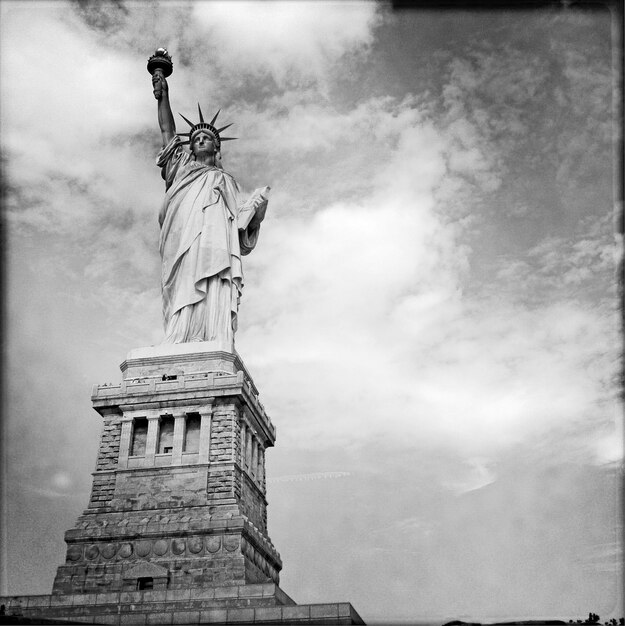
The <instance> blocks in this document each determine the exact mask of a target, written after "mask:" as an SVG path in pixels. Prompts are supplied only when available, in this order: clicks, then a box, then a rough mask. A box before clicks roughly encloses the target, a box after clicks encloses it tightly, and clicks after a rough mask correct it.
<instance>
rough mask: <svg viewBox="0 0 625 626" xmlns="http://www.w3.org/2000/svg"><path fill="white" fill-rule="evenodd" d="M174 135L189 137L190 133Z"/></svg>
mask: <svg viewBox="0 0 625 626" xmlns="http://www.w3.org/2000/svg"><path fill="white" fill-rule="evenodd" d="M176 135H178V136H180V137H189V136H190V135H191V133H176Z"/></svg>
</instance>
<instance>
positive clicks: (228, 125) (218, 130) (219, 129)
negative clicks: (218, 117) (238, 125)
mask: <svg viewBox="0 0 625 626" xmlns="http://www.w3.org/2000/svg"><path fill="white" fill-rule="evenodd" d="M232 124H234V122H232ZM232 124H226V125H225V126H222V127H221V128H218V129H217V132H218V133H220V132H221V131H222V130H226V128H230V127H231V126H232Z"/></svg>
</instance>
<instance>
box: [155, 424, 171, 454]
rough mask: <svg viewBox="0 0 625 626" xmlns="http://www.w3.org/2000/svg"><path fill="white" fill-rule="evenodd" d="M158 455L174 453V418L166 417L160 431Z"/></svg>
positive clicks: (160, 425)
mask: <svg viewBox="0 0 625 626" xmlns="http://www.w3.org/2000/svg"><path fill="white" fill-rule="evenodd" d="M157 449H158V454H171V453H172V452H173V451H174V418H173V417H172V416H171V415H164V416H163V417H161V419H160V423H159V429H158V448H157Z"/></svg>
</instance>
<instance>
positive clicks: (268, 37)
mask: <svg viewBox="0 0 625 626" xmlns="http://www.w3.org/2000/svg"><path fill="white" fill-rule="evenodd" d="M193 21H194V23H195V24H194V25H195V27H196V28H197V29H198V30H200V31H202V37H203V38H204V39H205V41H206V43H207V44H208V45H209V46H210V47H211V49H212V50H213V51H214V53H215V54H216V55H218V57H219V61H220V65H222V68H223V70H224V71H225V72H232V73H235V74H237V73H241V72H244V73H253V74H257V75H258V74H260V75H263V74H267V75H270V76H272V77H273V79H274V80H276V81H277V82H278V83H280V84H288V83H296V84H300V83H301V82H302V81H304V82H306V81H312V82H324V75H325V74H326V73H328V72H331V71H332V67H333V64H334V63H336V62H337V61H338V60H339V59H340V57H342V56H343V55H345V54H347V53H350V52H354V51H358V50H359V49H362V48H364V47H366V46H367V45H369V44H371V43H372V41H373V32H372V29H373V27H374V25H375V24H376V23H377V21H378V19H377V8H376V5H375V4H369V3H361V2H297V3H290V2H280V1H277V2H273V1H272V2H235V3H232V2H199V3H197V4H195V5H194V8H193Z"/></svg>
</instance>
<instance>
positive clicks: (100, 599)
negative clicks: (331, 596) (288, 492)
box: [0, 343, 363, 624]
mask: <svg viewBox="0 0 625 626" xmlns="http://www.w3.org/2000/svg"><path fill="white" fill-rule="evenodd" d="M216 347H218V346H215V345H213V344H211V343H190V344H178V345H170V346H157V347H151V348H141V349H137V350H133V351H131V352H130V353H129V355H128V357H127V359H126V360H125V361H124V362H123V363H122V364H121V370H122V374H123V376H122V382H121V383H120V384H109V385H96V386H95V387H94V388H93V393H92V397H91V399H92V402H93V406H94V408H95V410H96V411H97V412H98V413H99V414H100V415H101V416H102V419H103V420H104V427H103V431H102V437H101V441H100V446H99V450H98V457H97V462H96V469H95V472H94V473H93V487H92V491H91V497H90V500H89V505H88V508H87V509H86V510H85V511H84V512H83V513H82V515H80V516H79V518H78V520H77V521H76V524H75V526H74V528H72V529H70V530H68V531H67V532H66V533H65V542H66V544H67V552H66V559H65V563H64V564H63V565H61V566H59V568H58V570H57V574H56V578H55V580H54V586H53V590H52V595H51V596H22V597H14V598H0V600H2V602H3V603H4V604H5V605H6V608H7V610H8V612H9V613H11V612H12V614H21V615H23V616H24V617H26V618H35V619H36V618H37V617H45V618H54V619H66V620H71V621H79V622H81V623H99V624H155V623H167V624H171V623H185V624H186V623H195V624H215V623H226V622H227V623H229V624H230V623H232V624H234V623H251V622H254V623H263V622H264V623H294V622H297V623H312V622H314V623H328V624H330V623H331V624H339V623H340V624H359V623H363V622H362V620H361V619H360V617H359V616H358V614H357V613H356V612H355V611H354V609H353V608H352V606H351V605H350V604H349V603H330V604H316V605H315V604H313V605H296V603H295V602H294V601H293V600H292V599H291V598H290V597H289V596H288V595H287V594H286V593H284V591H282V590H281V589H280V587H279V581H280V577H279V576H280V570H281V569H282V562H281V560H280V555H279V554H278V552H277V551H276V549H275V548H274V546H273V544H272V543H271V540H270V539H269V535H268V533H267V500H266V497H265V496H266V489H265V451H266V449H267V448H268V447H271V446H273V445H274V442H275V439H276V429H275V428H274V426H273V425H272V423H271V420H270V419H269V417H268V416H267V414H266V413H265V410H264V408H263V406H262V404H261V403H260V401H259V399H258V390H257V389H256V387H255V385H254V382H253V381H252V378H251V376H250V375H249V373H248V372H247V370H246V368H245V366H244V365H243V362H242V361H241V359H240V358H239V356H238V355H237V354H236V353H232V352H228V351H220V350H216Z"/></svg>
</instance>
